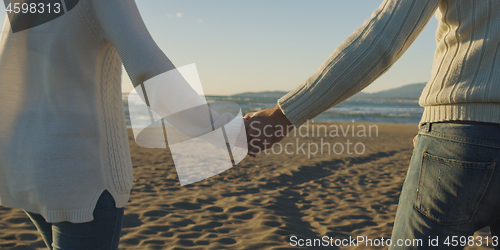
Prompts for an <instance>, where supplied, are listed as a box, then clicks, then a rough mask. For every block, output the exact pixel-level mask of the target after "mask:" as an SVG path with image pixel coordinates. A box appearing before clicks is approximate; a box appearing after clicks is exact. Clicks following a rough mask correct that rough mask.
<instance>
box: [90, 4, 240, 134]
mask: <svg viewBox="0 0 500 250" xmlns="http://www.w3.org/2000/svg"><path fill="white" fill-rule="evenodd" d="M93 7H94V9H95V13H96V18H97V20H98V22H99V24H100V26H101V30H102V36H103V37H104V39H106V40H107V41H109V42H110V43H111V44H112V45H113V46H114V47H115V49H116V50H117V52H118V54H119V55H120V57H121V59H122V61H123V65H124V67H125V70H126V71H127V74H128V75H129V77H130V79H131V81H132V83H133V85H134V87H136V88H137V89H138V92H140V93H141V94H142V93H143V91H144V92H146V93H144V97H145V98H144V99H146V100H147V102H148V104H149V105H150V107H151V108H152V110H153V111H155V113H157V114H159V115H160V116H162V118H165V119H166V120H167V121H168V122H169V123H170V124H172V125H173V126H174V127H175V128H177V129H178V130H179V131H181V132H182V133H184V134H185V135H188V136H191V137H196V136H200V135H202V134H205V133H208V132H210V131H212V130H213V129H217V128H219V127H221V126H223V125H224V124H226V123H228V122H229V121H230V120H232V119H233V116H232V115H230V114H221V115H218V114H217V113H216V112H211V117H208V116H209V113H208V107H205V106H206V103H205V100H204V99H202V98H201V97H200V96H199V95H198V93H197V92H196V91H195V90H194V89H193V88H192V87H191V86H190V85H189V84H188V83H187V82H186V81H185V80H184V78H183V77H182V75H180V73H179V72H178V71H176V70H175V66H174V65H173V63H172V62H171V61H170V60H169V59H168V57H167V56H166V55H165V54H164V53H163V51H161V49H160V48H159V47H158V46H157V45H156V43H155V42H154V40H153V38H152V37H151V35H150V34H149V31H148V29H147V28H146V26H145V24H144V22H143V20H142V18H141V15H140V13H139V10H138V9H137V6H136V4H135V2H134V1H133V0H105V1H104V0H94V1H93ZM169 71H170V72H169ZM166 72H169V73H166ZM165 73H166V74H165ZM143 84H144V86H141V85H143ZM148 84H149V85H148ZM146 90H147V91H146ZM182 110H184V111H183V112H182V113H179V112H178V111H182Z"/></svg>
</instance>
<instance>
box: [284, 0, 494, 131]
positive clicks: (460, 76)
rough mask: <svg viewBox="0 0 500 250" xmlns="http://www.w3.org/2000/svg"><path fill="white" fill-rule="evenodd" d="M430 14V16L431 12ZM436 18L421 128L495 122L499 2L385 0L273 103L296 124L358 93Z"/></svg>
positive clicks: (422, 96)
mask: <svg viewBox="0 0 500 250" xmlns="http://www.w3.org/2000/svg"><path fill="white" fill-rule="evenodd" d="M436 10H437V11H436ZM434 13H436V17H437V19H438V20H439V25H438V29H437V33H436V42H437V49H436V52H435V56H434V63H433V68H432V76H431V78H430V80H429V82H428V84H427V85H426V87H425V89H424V91H423V93H422V95H421V97H420V101H419V103H420V105H421V106H423V107H424V113H423V116H422V120H421V123H426V122H439V121H477V122H490V123H500V1H498V0H386V1H384V2H383V3H382V5H381V6H380V7H379V8H378V9H377V10H376V11H375V12H374V13H373V15H372V17H371V18H370V19H368V20H367V21H366V22H365V23H364V24H363V25H362V26H361V27H360V28H358V29H357V30H356V31H355V32H354V33H353V34H352V35H351V36H349V37H348V38H347V39H346V40H345V41H344V42H343V43H342V44H341V45H340V46H339V47H338V48H337V49H336V50H335V51H334V52H333V54H332V55H330V57H329V58H328V59H327V60H326V61H325V62H324V63H323V65H321V67H320V68H319V69H318V70H317V71H316V72H315V73H314V74H313V75H312V76H311V77H310V78H309V79H307V81H306V82H305V83H304V84H303V85H301V86H299V87H298V88H296V89H295V90H294V91H292V92H290V93H288V94H287V95H285V96H284V97H282V98H281V99H280V100H279V101H278V104H279V105H280V107H281V109H282V110H283V112H284V113H285V115H286V116H287V118H288V119H289V120H290V121H291V122H292V123H293V124H294V125H300V124H302V123H304V122H305V121H306V120H307V119H311V118H313V117H315V116H317V115H319V114H321V113H322V112H324V111H326V110H327V109H329V108H331V107H332V106H335V105H337V104H339V103H340V102H342V101H344V100H345V99H347V98H349V97H351V96H353V95H354V94H356V93H358V92H359V91H361V90H362V89H363V88H365V87H366V86H367V85H369V84H370V83H371V82H373V81H374V80H375V79H376V78H377V77H379V76H380V75H382V74H383V73H384V72H385V71H386V70H388V69H389V67H391V66H392V64H393V63H394V62H396V60H397V59H398V58H399V57H400V56H401V55H402V54H403V53H404V52H405V51H406V49H407V48H408V47H409V46H410V45H411V43H412V42H413V41H414V40H415V38H416V37H417V36H418V34H419V33H420V32H421V31H422V29H423V28H424V27H425V25H426V24H427V22H428V21H429V19H430V18H431V17H432V16H433V15H434Z"/></svg>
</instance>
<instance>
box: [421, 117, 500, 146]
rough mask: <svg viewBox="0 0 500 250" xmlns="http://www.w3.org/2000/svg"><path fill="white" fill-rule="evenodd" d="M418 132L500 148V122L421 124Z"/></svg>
mask: <svg viewBox="0 0 500 250" xmlns="http://www.w3.org/2000/svg"><path fill="white" fill-rule="evenodd" d="M418 134H420V135H426V136H432V137H436V138H441V139H445V140H450V141H455V142H460V143H467V144H474V145H478V146H486V147H491V148H496V149H500V124H497V123H479V122H437V123H425V124H422V125H420V128H419V131H418Z"/></svg>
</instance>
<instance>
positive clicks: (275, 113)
mask: <svg viewBox="0 0 500 250" xmlns="http://www.w3.org/2000/svg"><path fill="white" fill-rule="evenodd" d="M244 118H245V127H246V132H247V140H248V155H249V156H252V157H255V156H257V155H258V154H259V153H260V152H262V151H263V150H265V149H267V148H270V147H272V145H274V144H275V143H278V142H280V141H281V140H283V138H285V136H286V135H287V134H288V133H289V132H290V131H292V130H293V128H294V126H293V125H292V123H290V121H289V120H288V119H287V118H286V116H285V114H283V111H282V110H281V109H280V107H279V106H278V105H276V106H274V107H272V108H268V109H264V110H261V111H259V112H254V113H248V114H246V115H245V117H244Z"/></svg>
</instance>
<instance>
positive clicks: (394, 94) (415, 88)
mask: <svg viewBox="0 0 500 250" xmlns="http://www.w3.org/2000/svg"><path fill="white" fill-rule="evenodd" d="M424 87H425V83H413V84H408V85H404V86H401V87H397V88H393V89H388V90H383V91H379V92H375V93H370V94H369V93H364V92H360V93H358V94H356V95H354V96H353V97H359V98H367V97H368V98H401V99H418V98H419V97H420V94H421V93H422V90H423V89H424ZM287 93H288V92H286V91H262V92H245V93H240V94H235V95H231V97H238V98H273V99H279V98H280V97H282V96H284V95H286V94H287Z"/></svg>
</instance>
